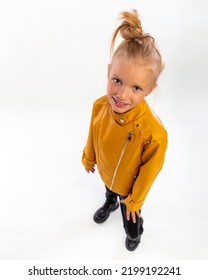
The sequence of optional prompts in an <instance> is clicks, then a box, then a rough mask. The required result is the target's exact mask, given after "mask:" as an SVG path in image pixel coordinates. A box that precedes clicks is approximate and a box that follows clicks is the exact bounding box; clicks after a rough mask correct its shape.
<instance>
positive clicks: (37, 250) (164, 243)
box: [0, 105, 208, 260]
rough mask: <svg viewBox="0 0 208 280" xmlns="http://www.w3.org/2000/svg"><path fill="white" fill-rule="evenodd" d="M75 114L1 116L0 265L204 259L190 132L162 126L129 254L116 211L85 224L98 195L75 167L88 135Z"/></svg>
mask: <svg viewBox="0 0 208 280" xmlns="http://www.w3.org/2000/svg"><path fill="white" fill-rule="evenodd" d="M82 113H83V111H82V112H80V113H77V118H78V119H79V120H80V121H79V122H74V118H73V113H72V112H71V111H70V109H69V108H68V107H67V106H62V107H59V106H57V107H56V106H54V107H52V106H51V107H48V108H47V106H46V107H43V108H41V107H40V106H27V107H21V106H19V107H17V106H16V107H15V106H14V105H13V106H12V105H11V106H10V107H4V108H1V113H0V119H1V127H0V131H1V139H0V142H1V145H0V154H1V161H0V170H1V178H0V183H1V184H0V185H1V197H0V220H1V223H0V248H1V251H0V259H8V260H11V259H16V260H17V259H40V260H41V259H77V260H78V259H88V260H89V259H97V260H98V259H129V260H130V259H142V260H144V259H207V258H208V243H207V236H208V225H207V193H208V191H207V186H206V185H205V174H204V173H203V172H204V171H206V170H205V166H206V158H204V161H203V153H204V149H203V148H202V147H201V145H200V144H203V143H202V142H200V143H199V141H198V139H197V138H198V131H197V128H196V127H194V126H193V125H191V127H189V124H188V123H185V124H183V126H180V123H178V124H177V125H176V123H175V124H174V126H177V129H176V127H171V126H170V124H169V126H170V127H168V130H169V149H168V152H167V157H166V162H165V165H164V168H163V170H162V172H161V173H160V175H159V177H158V178H157V180H156V182H155V184H154V185H153V187H152V189H151V191H150V193H149V196H148V198H147V200H146V202H145V205H144V207H143V217H144V221H145V224H144V227H145V231H144V235H143V237H142V242H141V244H140V247H139V248H138V250H137V251H135V252H133V253H132V252H128V251H127V250H126V249H125V246H124V240H125V234H124V231H123V228H122V221H121V214H120V210H119V211H117V212H115V213H113V214H112V215H111V217H110V218H109V220H108V221H107V222H106V223H104V224H102V225H97V224H95V223H94V222H93V220H92V216H93V213H94V211H95V210H96V209H97V208H98V207H99V206H100V205H102V203H103V201H104V188H103V184H102V182H101V181H100V178H99V176H98V174H94V175H92V174H87V173H85V170H84V168H83V167H82V165H81V161H80V158H81V153H82V148H83V145H84V142H85V136H86V135H85V134H86V131H87V129H88V128H87V120H84V118H85V117H84V115H82ZM82 118H83V121H82ZM173 120H174V122H176V121H177V118H173ZM82 123H83V126H84V128H82ZM184 125H185V127H186V129H185V130H184ZM83 131H84V132H83ZM193 131H194V133H193ZM181 139H187V141H181ZM204 141H205V140H203V142H204ZM204 144H205V142H204ZM196 145H197V147H195V146H196ZM199 156H200V158H199ZM199 159H200V163H199V162H198V161H199ZM203 169H204V170H203Z"/></svg>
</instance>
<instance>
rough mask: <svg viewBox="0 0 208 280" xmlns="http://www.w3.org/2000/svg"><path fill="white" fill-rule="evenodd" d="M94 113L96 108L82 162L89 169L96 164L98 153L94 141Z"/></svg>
mask: <svg viewBox="0 0 208 280" xmlns="http://www.w3.org/2000/svg"><path fill="white" fill-rule="evenodd" d="M93 113H94V109H93V111H92V116H91V121H90V128H89V133H88V138H87V143H86V146H85V148H84V151H83V153H82V163H83V165H84V166H85V168H86V169H87V170H89V169H91V168H92V166H93V165H94V164H96V155H95V149H94V143H93Z"/></svg>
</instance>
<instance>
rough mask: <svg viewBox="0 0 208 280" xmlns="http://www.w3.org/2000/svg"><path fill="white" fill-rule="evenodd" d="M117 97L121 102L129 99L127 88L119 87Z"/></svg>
mask: <svg viewBox="0 0 208 280" xmlns="http://www.w3.org/2000/svg"><path fill="white" fill-rule="evenodd" d="M117 97H118V98H119V99H120V100H121V101H126V100H128V99H129V90H128V88H127V87H124V86H123V87H120V88H119V90H118V92H117Z"/></svg>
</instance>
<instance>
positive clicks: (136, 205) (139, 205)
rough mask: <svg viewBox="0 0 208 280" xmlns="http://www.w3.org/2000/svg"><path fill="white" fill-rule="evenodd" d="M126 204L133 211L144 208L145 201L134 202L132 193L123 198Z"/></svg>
mask: <svg viewBox="0 0 208 280" xmlns="http://www.w3.org/2000/svg"><path fill="white" fill-rule="evenodd" d="M123 202H124V204H125V205H126V207H127V208H128V209H129V210H130V211H131V212H136V211H139V210H140V209H141V208H142V205H143V202H134V201H133V199H132V197H131V194H129V195H128V196H127V197H126V198H125V199H123Z"/></svg>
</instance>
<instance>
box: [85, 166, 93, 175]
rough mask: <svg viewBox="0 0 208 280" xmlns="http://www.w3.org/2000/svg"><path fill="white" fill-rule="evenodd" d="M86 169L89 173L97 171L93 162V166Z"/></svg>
mask: <svg viewBox="0 0 208 280" xmlns="http://www.w3.org/2000/svg"><path fill="white" fill-rule="evenodd" d="M85 169H86V168H85ZM86 171H87V173H89V172H92V173H94V172H95V165H94V164H93V166H92V168H90V169H86Z"/></svg>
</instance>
